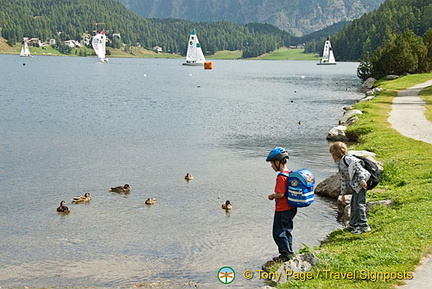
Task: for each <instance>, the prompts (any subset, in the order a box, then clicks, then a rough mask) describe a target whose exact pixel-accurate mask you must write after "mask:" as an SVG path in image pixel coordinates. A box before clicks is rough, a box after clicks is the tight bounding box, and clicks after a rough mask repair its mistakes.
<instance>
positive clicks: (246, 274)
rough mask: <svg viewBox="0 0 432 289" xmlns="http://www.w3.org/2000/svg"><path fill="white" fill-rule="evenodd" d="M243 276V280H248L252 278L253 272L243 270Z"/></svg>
mask: <svg viewBox="0 0 432 289" xmlns="http://www.w3.org/2000/svg"><path fill="white" fill-rule="evenodd" d="M243 276H244V277H245V279H248V280H250V279H252V278H253V276H254V272H253V271H252V270H244V272H243Z"/></svg>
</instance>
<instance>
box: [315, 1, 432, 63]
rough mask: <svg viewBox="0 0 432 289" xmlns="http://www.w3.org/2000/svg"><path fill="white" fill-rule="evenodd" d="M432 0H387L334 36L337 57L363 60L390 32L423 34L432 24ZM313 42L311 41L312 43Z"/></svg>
mask: <svg viewBox="0 0 432 289" xmlns="http://www.w3.org/2000/svg"><path fill="white" fill-rule="evenodd" d="M431 15H432V0H386V1H385V2H384V3H383V4H382V5H381V6H380V7H379V8H378V9H377V10H374V11H372V12H370V13H368V14H364V15H363V16H362V17H360V18H359V19H356V20H354V21H353V22H352V23H351V24H350V25H347V26H345V28H344V29H342V30H341V31H340V32H339V33H337V34H336V35H334V36H333V37H332V45H333V49H334V51H335V53H336V55H337V57H336V59H337V60H359V59H363V58H364V57H365V55H366V54H367V53H370V54H373V53H374V52H375V50H376V49H377V48H378V47H381V46H383V44H384V41H385V40H386V39H387V37H386V35H389V34H391V35H398V34H400V33H403V32H405V31H406V30H408V29H409V30H411V31H412V32H414V34H415V35H419V36H423V35H424V34H425V32H426V31H427V30H428V29H429V28H430V27H432V17H431ZM308 45H309V44H308Z"/></svg>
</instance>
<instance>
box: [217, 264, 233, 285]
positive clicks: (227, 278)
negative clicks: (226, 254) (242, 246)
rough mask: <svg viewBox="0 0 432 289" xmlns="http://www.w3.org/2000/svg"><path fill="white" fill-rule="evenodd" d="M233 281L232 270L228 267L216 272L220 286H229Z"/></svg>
mask: <svg viewBox="0 0 432 289" xmlns="http://www.w3.org/2000/svg"><path fill="white" fill-rule="evenodd" d="M234 279H235V272H234V269H233V268H231V267H228V266H225V267H222V268H220V269H219V271H218V280H219V281H220V282H221V283H222V284H230V283H232V282H233V281H234Z"/></svg>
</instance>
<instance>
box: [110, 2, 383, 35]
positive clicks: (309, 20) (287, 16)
mask: <svg viewBox="0 0 432 289" xmlns="http://www.w3.org/2000/svg"><path fill="white" fill-rule="evenodd" d="M118 1H119V2H121V3H123V4H124V5H125V6H126V7H127V8H128V9H130V10H131V11H133V12H135V13H137V14H139V15H141V16H143V17H146V18H178V19H185V20H189V21H194V22H214V21H220V20H226V21H231V22H234V23H238V24H247V23H253V22H257V23H269V24H272V25H274V26H276V27H278V28H280V29H282V30H285V31H288V32H289V33H291V34H292V35H295V36H301V35H304V34H308V33H311V32H314V31H317V30H320V29H323V28H325V27H327V26H330V25H332V24H335V23H338V22H340V21H349V20H353V19H356V18H359V17H360V16H361V15H363V14H364V13H365V12H369V11H372V10H374V9H376V8H377V7H378V6H379V5H380V4H381V3H382V2H384V0H118Z"/></svg>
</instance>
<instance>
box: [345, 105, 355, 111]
mask: <svg viewBox="0 0 432 289" xmlns="http://www.w3.org/2000/svg"><path fill="white" fill-rule="evenodd" d="M353 108H354V106H352V105H348V106H344V107H343V108H342V109H343V110H344V111H348V110H351V109H353Z"/></svg>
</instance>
